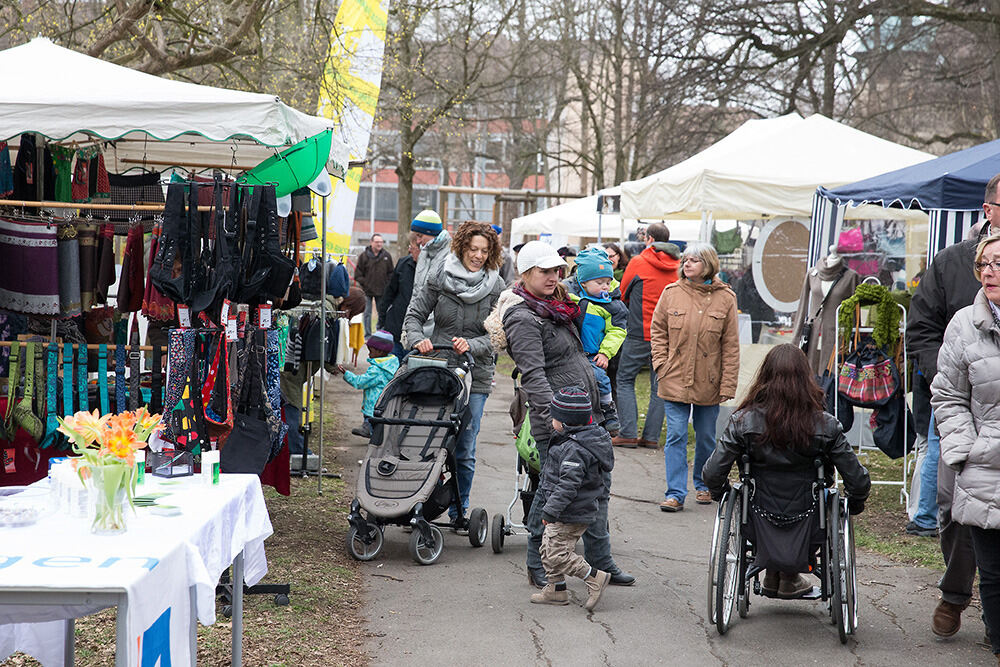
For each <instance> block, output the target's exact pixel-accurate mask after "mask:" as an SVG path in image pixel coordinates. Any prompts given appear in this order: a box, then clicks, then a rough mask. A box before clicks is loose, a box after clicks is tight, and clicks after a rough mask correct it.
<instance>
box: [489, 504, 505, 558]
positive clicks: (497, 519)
mask: <svg viewBox="0 0 1000 667" xmlns="http://www.w3.org/2000/svg"><path fill="white" fill-rule="evenodd" d="M505 523H506V522H505V521H504V518H503V514H494V515H493V529H492V532H491V533H490V546H492V547H493V553H495V554H498V553H500V552H501V551H503V538H504V531H506V530H507V528H506V526H505Z"/></svg>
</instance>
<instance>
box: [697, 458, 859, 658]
mask: <svg viewBox="0 0 1000 667" xmlns="http://www.w3.org/2000/svg"><path fill="white" fill-rule="evenodd" d="M815 465H816V471H817V477H816V478H815V480H810V479H809V476H808V475H807V476H806V478H805V479H803V480H800V481H802V482H804V484H805V486H804V488H803V490H805V489H808V488H809V487H810V486H811V497H812V500H813V502H812V504H811V506H810V507H809V508H807V509H804V510H803V511H800V512H797V513H796V514H794V515H788V514H781V513H779V512H775V511H774V508H775V505H774V504H773V502H772V501H769V498H772V497H773V496H772V494H770V493H769V492H768V479H767V477H764V476H760V475H758V476H757V477H756V478H755V477H754V476H753V475H751V471H750V456H749V455H748V454H744V455H743V457H742V464H741V466H740V481H739V482H737V483H736V484H734V485H733V488H732V489H731V490H730V491H729V492H727V493H726V495H725V497H724V498H723V499H722V502H720V503H719V511H718V516H717V517H716V520H715V528H714V530H713V533H712V550H711V553H710V555H709V567H708V618H709V622H710V623H714V624H715V626H716V628H717V629H718V631H719V634H720V635H721V634H725V633H726V630H728V629H729V624H730V620H731V619H732V614H733V609H734V608H735V609H736V610H737V611H738V612H739V615H740V618H746V617H747V614H748V613H749V609H750V591H751V589H752V590H753V592H754V594H755V595H762V596H765V597H776V596H775V595H774V594H772V593H768V592H765V591H764V590H763V588H762V586H761V582H760V580H759V574H760V573H761V572H762V571H763V570H764V569H765V568H768V567H775V565H776V564H777V563H781V564H783V565H784V567H775V569H782V570H784V571H798V572H803V571H808V572H811V573H813V574H815V575H816V576H817V577H819V580H820V586H819V587H816V586H814V587H813V589H812V590H811V591H809V592H807V593H805V594H804V595H802V596H800V597H799V598H797V599H805V600H822V601H824V602H826V603H827V604H828V608H829V612H830V619H831V622H832V623H833V624H834V625H835V626H837V633H838V635H839V638H840V642H841V643H842V644H844V643H847V638H848V636H850V635H853V634H854V631H855V630H856V629H857V627H858V601H857V578H856V575H855V569H854V567H855V566H854V563H855V561H854V523H853V520H852V517H851V515H850V513H849V512H848V510H847V498H845V497H842V496H841V495H840V493H839V492H838V490H837V487H836V485H834V484H833V480H832V478H828V477H826V475H825V471H824V464H823V461H821V460H819V459H816V461H815ZM772 479H773V477H772ZM785 479H786V481H785V482H784V483H787V477H786V478H785ZM797 509H801V508H797ZM783 537H784V538H787V539H786V541H784V543H782V542H783V540H782V538H783ZM794 554H797V555H798V556H800V557H801V558H802V560H798V561H795V555H794ZM792 561H795V563H794V564H792V565H790V566H789V565H788V563H790V562H792ZM786 568H789V569H786Z"/></svg>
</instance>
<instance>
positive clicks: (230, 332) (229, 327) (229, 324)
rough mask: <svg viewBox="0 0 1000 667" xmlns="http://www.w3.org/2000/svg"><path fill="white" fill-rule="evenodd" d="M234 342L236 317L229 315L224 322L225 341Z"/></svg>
mask: <svg viewBox="0 0 1000 667" xmlns="http://www.w3.org/2000/svg"><path fill="white" fill-rule="evenodd" d="M234 340H236V316H235V315H230V316H229V319H228V320H226V341H227V342H229V343H232V342H233V341H234Z"/></svg>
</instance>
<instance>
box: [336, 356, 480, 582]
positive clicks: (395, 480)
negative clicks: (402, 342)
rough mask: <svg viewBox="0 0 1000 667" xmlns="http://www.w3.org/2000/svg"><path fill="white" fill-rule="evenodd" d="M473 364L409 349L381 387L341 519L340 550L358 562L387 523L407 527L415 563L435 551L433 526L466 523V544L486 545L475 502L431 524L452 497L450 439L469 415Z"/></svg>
mask: <svg viewBox="0 0 1000 667" xmlns="http://www.w3.org/2000/svg"><path fill="white" fill-rule="evenodd" d="M434 349H435V350H450V349H451V347H450V346H443V345H442V346H438V345H435V346H434ZM472 366H473V361H472V356H471V355H469V354H466V355H464V356H463V357H462V359H461V360H460V362H459V364H458V367H457V368H448V364H447V361H446V360H444V359H440V358H433V357H419V356H416V355H413V356H411V355H409V354H408V355H407V356H406V357H404V358H403V363H402V365H401V366H400V369H399V371H398V372H397V373H396V376H395V377H393V378H392V380H390V381H389V384H387V385H386V387H385V390H384V391H383V392H382V396H380V397H379V401H378V404H377V405H376V406H375V410H374V414H373V416H372V418H371V424H372V435H371V440H370V444H369V445H368V451H367V452H366V453H365V458H364V461H362V463H361V471H360V472H359V473H358V487H357V496H356V497H355V499H354V501H353V502H352V503H351V511H350V514H348V517H347V520H348V522H349V523H350V528H349V529H348V532H347V548H348V551H349V552H350V554H351V556H353V557H354V558H356V559H357V560H362V561H366V560H372V559H373V558H375V557H376V556H377V555H378V554H379V551H381V549H382V544H383V541H384V532H383V527H384V526H386V525H395V526H409V527H412V529H413V532H412V534H411V535H410V555H411V556H412V557H413V560H415V561H416V562H417V563H419V564H421V565H430V564H432V563H434V562H435V561H437V559H438V558H439V557H440V556H441V551H442V548H443V547H444V536H443V535H442V533H441V529H440V528H439V526H445V527H451V528H454V529H456V530H461V529H464V528H467V529H468V531H469V542H470V543H471V544H472V546H474V547H480V546H482V545H483V544H485V542H486V538H487V532H488V531H489V520H488V517H487V515H486V510H484V509H482V508H479V507H477V508H474V509H472V510H471V511H470V512H469V517H468V519H466V518H465V517H463V516H461V513H459V516H458V517H457V519H456V520H455V521H454V522H448V523H434V520H435V519H437V518H438V517H440V516H441V515H442V514H443V513H444V512H445V511H446V510H447V509H448V508H449V507H450V506H451V505H452V503H457V502H459V494H458V477H457V476H456V474H455V470H456V465H455V444H456V442H457V440H458V436H459V434H460V433H461V432H462V430H463V429H464V428H465V426H466V423H467V420H468V416H467V413H466V407H467V406H468V403H469V388H470V386H471V375H472V374H471V369H472ZM362 510H363V511H364V514H363V513H362Z"/></svg>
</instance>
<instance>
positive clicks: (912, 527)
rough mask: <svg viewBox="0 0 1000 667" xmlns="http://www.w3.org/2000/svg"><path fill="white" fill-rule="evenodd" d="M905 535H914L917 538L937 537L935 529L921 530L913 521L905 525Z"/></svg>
mask: <svg viewBox="0 0 1000 667" xmlns="http://www.w3.org/2000/svg"><path fill="white" fill-rule="evenodd" d="M906 534H907V535H916V536H917V537H937V536H938V529H937V527H934V528H922V527H920V526H918V525H917V524H916V523H914V522H913V521H911V522H910V523H908V524H906Z"/></svg>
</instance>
